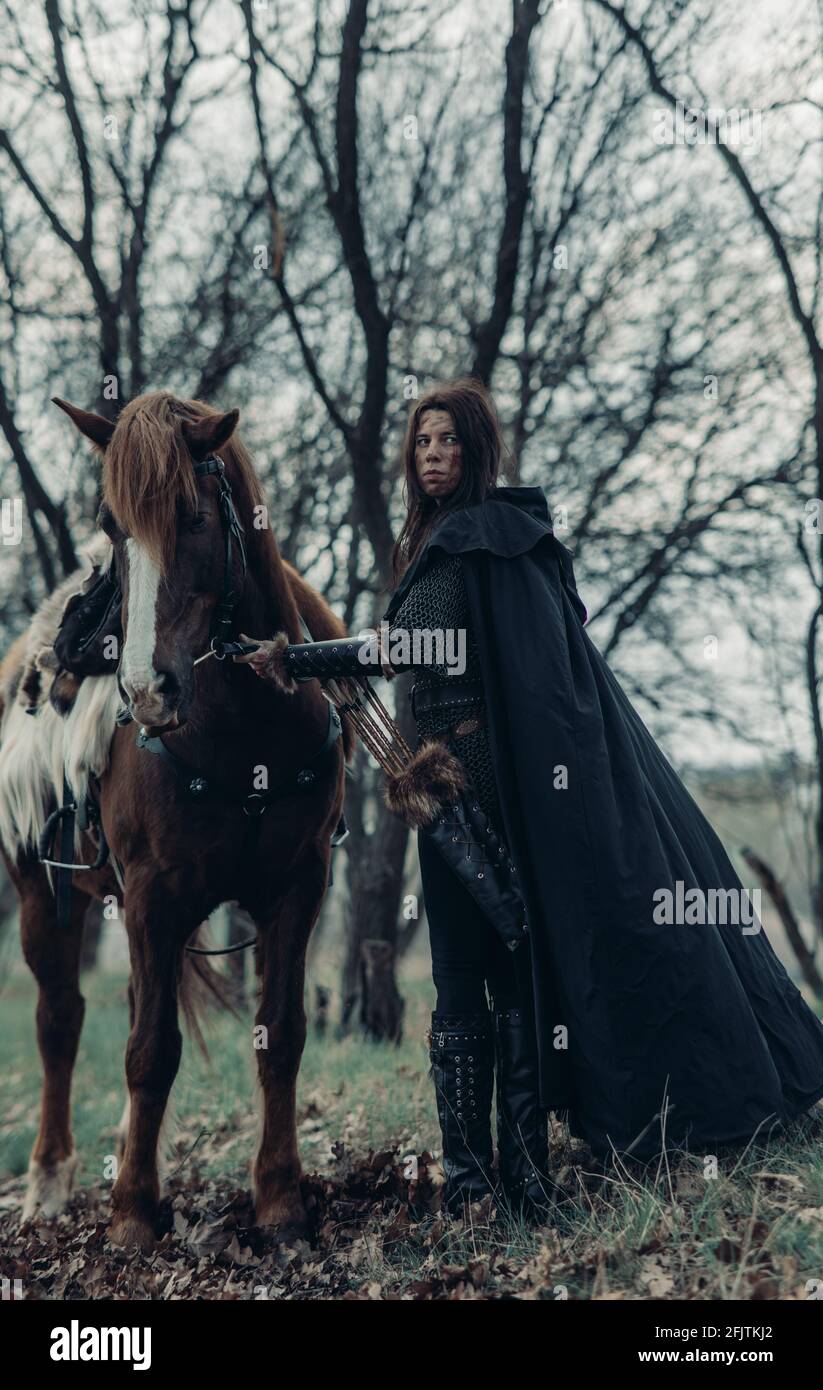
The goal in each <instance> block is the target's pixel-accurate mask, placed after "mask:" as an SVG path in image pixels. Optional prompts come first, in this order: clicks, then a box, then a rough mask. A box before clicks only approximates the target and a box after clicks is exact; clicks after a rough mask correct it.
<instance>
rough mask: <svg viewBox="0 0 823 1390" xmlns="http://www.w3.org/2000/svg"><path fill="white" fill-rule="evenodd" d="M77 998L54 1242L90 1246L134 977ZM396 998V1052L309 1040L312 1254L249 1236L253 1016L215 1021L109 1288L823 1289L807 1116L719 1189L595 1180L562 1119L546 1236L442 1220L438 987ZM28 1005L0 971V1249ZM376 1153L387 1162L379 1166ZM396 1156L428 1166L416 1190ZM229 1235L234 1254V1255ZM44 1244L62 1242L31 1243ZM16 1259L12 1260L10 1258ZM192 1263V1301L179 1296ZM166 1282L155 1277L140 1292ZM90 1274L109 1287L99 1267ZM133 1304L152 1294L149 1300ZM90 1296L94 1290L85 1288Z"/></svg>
mask: <svg viewBox="0 0 823 1390" xmlns="http://www.w3.org/2000/svg"><path fill="white" fill-rule="evenodd" d="M315 970H317V966H315ZM325 973H326V975H327V977H328V975H329V974H330V973H331V972H330V970H328V969H327V970H326V971H325ZM84 991H85V993H86V996H87V1013H86V1022H85V1027H84V1030H83V1037H82V1041H81V1048H80V1056H79V1059H78V1065H77V1068H76V1072H75V1088H74V1127H75V1142H76V1145H77V1149H78V1153H79V1156H80V1162H81V1169H80V1172H79V1175H78V1178H79V1183H80V1187H81V1196H80V1197H78V1199H77V1204H76V1207H75V1210H74V1214H73V1215H72V1216H70V1217H68V1218H63V1219H62V1225H61V1226H60V1227H59V1228H58V1229H59V1230H60V1231H61V1232H62V1235H61V1239H64V1240H65V1241H66V1242H70V1240H71V1238H72V1234H73V1233H74V1232H75V1230H76V1228H77V1226H78V1222H81V1223H82V1222H83V1221H84V1220H87V1219H89V1218H91V1219H93V1221H96V1222H97V1223H98V1224H97V1226H95V1227H93V1229H95V1230H97V1231H99V1232H100V1239H101V1240H102V1232H103V1229H104V1227H103V1225H102V1222H103V1220H104V1218H105V1216H106V1214H107V1204H108V1189H109V1182H108V1178H107V1168H106V1163H107V1158H108V1157H109V1156H110V1155H112V1154H113V1152H114V1133H115V1128H116V1125H117V1122H118V1120H119V1117H120V1112H121V1109H122V1105H123V1099H124V1082H123V1054H124V1048H125V1042H126V1035H127V1030H128V1015H127V1005H126V981H125V978H123V977H118V976H116V975H111V974H104V973H99V972H98V973H96V974H94V975H93V976H91V977H90V978H88V979H87V980H86V981H85V985H84ZM403 992H404V996H405V998H406V1017H405V1037H404V1041H403V1042H402V1044H401V1045H400V1046H399V1047H390V1046H385V1045H379V1044H372V1043H367V1042H364V1041H363V1040H362V1039H360V1038H358V1037H356V1036H350V1037H346V1038H342V1039H341V1038H338V1037H337V1036H336V1032H335V1030H334V1029H333V1028H331V1029H330V1030H329V1032H328V1033H327V1034H326V1035H325V1036H318V1034H317V1032H316V1031H315V1030H314V1029H312V1028H311V1027H310V1030H309V1037H308V1041H307V1046H306V1051H305V1054H304V1061H303V1066H302V1069H301V1075H300V1083H299V1090H298V1120H299V1139H300V1148H301V1154H302V1157H303V1165H304V1169H305V1171H306V1174H307V1187H308V1190H309V1191H310V1192H311V1193H313V1194H314V1196H313V1200H314V1201H315V1204H316V1208H317V1211H318V1213H319V1218H318V1219H319V1224H320V1229H319V1235H318V1238H317V1240H316V1241H315V1242H314V1244H313V1245H312V1246H311V1247H310V1246H309V1245H308V1244H306V1243H302V1242H301V1243H298V1247H299V1248H296V1249H295V1250H292V1251H287V1252H285V1255H284V1252H283V1251H277V1250H276V1249H273V1248H271V1247H270V1246H267V1245H266V1244H265V1242H263V1243H261V1242H260V1240H259V1239H258V1238H257V1237H256V1236H255V1234H254V1229H253V1217H252V1216H251V1215H250V1212H249V1211H248V1210H247V1199H246V1196H245V1194H246V1193H247V1192H248V1186H249V1164H250V1160H251V1157H252V1154H253V1151H254V1148H255V1144H256V1135H257V1110H258V1097H257V1093H256V1085H255V1081H254V1054H253V1049H252V1047H251V1010H249V1013H248V1018H247V1020H245V1021H238V1020H237V1019H233V1018H231V1017H230V1016H228V1015H220V1014H216V1015H214V1016H213V1017H212V1019H211V1022H210V1026H209V1046H210V1057H209V1059H208V1060H205V1059H204V1058H203V1057H202V1056H200V1054H199V1053H198V1052H197V1050H196V1049H195V1048H194V1046H193V1045H192V1044H191V1043H190V1042H189V1041H188V1040H187V1041H186V1043H185V1044H184V1056H183V1063H182V1066H181V1069H180V1074H179V1076H178V1080H177V1083H176V1086H175V1090H174V1093H173V1097H174V1112H175V1125H176V1127H175V1129H174V1131H173V1134H174V1139H173V1145H172V1152H171V1156H170V1175H171V1193H172V1197H173V1200H172V1202H171V1208H172V1209H173V1211H174V1221H175V1229H174V1231H173V1232H172V1233H170V1234H169V1236H167V1237H166V1240H165V1241H164V1243H163V1246H162V1247H161V1251H160V1252H159V1254H158V1255H156V1256H155V1257H153V1258H152V1260H149V1261H143V1260H130V1261H128V1262H122V1263H118V1262H117V1261H116V1260H115V1259H114V1257H112V1261H111V1264H110V1265H107V1273H106V1275H105V1277H107V1278H108V1277H109V1276H110V1277H111V1278H112V1279H114V1278H116V1279H117V1280H118V1281H119V1282H118V1284H117V1288H118V1291H119V1292H120V1293H121V1294H122V1292H123V1290H124V1289H125V1290H126V1292H127V1293H129V1291H130V1296H135V1297H140V1296H144V1297H159V1296H166V1297H169V1296H175V1295H172V1294H169V1293H162V1292H157V1290H158V1289H161V1288H162V1289H164V1290H165V1289H168V1288H169V1287H171V1285H170V1282H169V1281H170V1280H172V1275H173V1276H174V1279H175V1280H177V1281H178V1282H177V1284H175V1287H179V1288H180V1289H181V1290H183V1289H186V1290H187V1292H181V1293H180V1295H179V1296H183V1297H193V1296H197V1297H225V1296H229V1295H227V1294H226V1293H225V1288H226V1287H231V1288H232V1289H233V1290H235V1293H234V1294H233V1296H241V1297H242V1296H246V1297H254V1296H255V1295H254V1293H253V1292H251V1290H252V1289H253V1288H254V1287H258V1286H259V1284H260V1281H261V1280H262V1281H263V1283H264V1284H265V1286H266V1287H270V1288H271V1290H272V1296H275V1295H276V1296H286V1297H289V1298H328V1297H345V1298H478V1297H479V1298H488V1297H494V1298H506V1297H509V1298H511V1297H515V1298H525V1299H535V1298H541V1299H560V1298H574V1299H619V1298H624V1299H625V1298H629V1299H648V1298H653V1299H684V1298H692V1299H698V1300H703V1299H752V1298H755V1299H759V1298H781V1299H791V1298H796V1299H805V1298H807V1297H808V1296H809V1292H810V1289H811V1287H812V1285H811V1284H810V1282H809V1281H813V1280H821V1279H823V1145H822V1144H821V1136H823V1117H821V1114H820V1108H819V1107H818V1109H817V1110H816V1111H814V1112H812V1115H811V1116H810V1117H808V1118H805V1119H803V1120H802V1121H800V1122H799V1123H798V1124H797V1125H796V1126H794V1127H793V1129H792V1131H791V1132H789V1133H787V1134H785V1135H783V1136H781V1137H778V1138H775V1139H773V1140H771V1141H770V1142H769V1143H768V1144H755V1145H750V1146H748V1147H746V1148H744V1147H740V1148H737V1149H734V1150H730V1151H729V1152H728V1153H724V1154H722V1155H721V1156H719V1162H718V1169H717V1175H716V1176H704V1172H703V1163H702V1158H701V1156H700V1155H695V1154H692V1155H680V1154H677V1153H672V1154H670V1155H667V1161H665V1162H661V1163H660V1164H659V1165H657V1166H656V1167H652V1168H647V1169H643V1168H641V1167H640V1166H639V1165H638V1166H636V1167H635V1168H633V1169H631V1170H630V1169H628V1168H626V1167H623V1166H614V1165H612V1166H611V1167H607V1168H603V1167H598V1166H597V1165H596V1164H595V1163H594V1162H593V1160H592V1159H591V1156H590V1155H589V1154H588V1151H587V1150H586V1149H585V1146H582V1145H580V1144H578V1143H577V1142H576V1141H572V1140H570V1139H569V1136H568V1134H567V1132H566V1131H565V1130H564V1128H563V1127H562V1126H561V1125H559V1124H556V1123H555V1124H553V1146H552V1153H553V1171H554V1174H555V1177H556V1178H557V1180H558V1181H559V1182H561V1183H562V1185H563V1187H564V1189H565V1191H566V1192H567V1193H568V1196H569V1202H568V1204H567V1205H566V1206H564V1207H563V1208H561V1209H560V1210H559V1211H558V1213H557V1217H556V1219H555V1222H554V1223H553V1225H551V1226H547V1227H543V1228H539V1229H537V1230H534V1229H529V1228H525V1227H524V1226H523V1225H522V1223H519V1222H517V1221H514V1220H511V1219H509V1220H508V1221H507V1220H506V1219H505V1218H504V1217H502V1216H501V1215H500V1214H499V1213H498V1216H497V1219H494V1217H495V1213H494V1210H491V1209H487V1210H483V1209H480V1211H479V1213H478V1215H477V1219H476V1220H474V1221H473V1222H472V1223H471V1224H469V1225H464V1224H458V1225H454V1224H451V1223H444V1222H443V1221H442V1220H441V1219H440V1217H439V1216H438V1215H437V1213H436V1210H435V1208H436V1205H437V1203H436V1201H435V1200H432V1198H433V1194H434V1192H435V1191H436V1188H437V1183H438V1181H440V1177H439V1176H438V1169H437V1167H436V1166H434V1167H431V1166H429V1165H428V1164H427V1160H426V1158H425V1154H426V1151H428V1152H429V1153H432V1152H434V1151H436V1150H437V1148H438V1145H439V1130H438V1128H437V1121H436V1114H435V1109H434V1097H433V1093H432V1090H431V1086H432V1083H431V1081H430V1079H429V1078H428V1076H427V1069H428V1057H427V1052H426V1043H425V1035H426V1028H427V1025H428V1021H429V1012H430V1009H431V1002H432V999H431V986H430V983H429V982H428V980H427V979H425V978H424V977H423V974H422V972H420V971H417V972H414V971H412V972H411V977H410V978H408V979H407V980H405V981H404V983H403ZM34 1003H35V991H34V985H33V981H32V980H31V978H30V977H29V976H28V974H27V973H26V972H24V971H22V970H19V969H14V970H12V971H9V972H8V973H7V975H6V979H5V984H4V988H3V1009H2V1013H0V1045H2V1055H3V1058H4V1066H3V1068H2V1073H1V1074H0V1114H2V1117H3V1119H2V1125H0V1168H2V1171H3V1174H4V1175H5V1181H4V1182H3V1180H2V1179H0V1182H2V1186H1V1187H0V1211H1V1212H2V1225H3V1227H4V1240H3V1242H2V1243H3V1244H4V1245H5V1246H6V1248H7V1249H10V1248H11V1245H10V1240H11V1234H10V1233H11V1232H13V1231H14V1230H15V1222H16V1210H17V1207H18V1204H19V1200H20V1194H21V1192H22V1185H23V1184H22V1177H23V1174H24V1173H25V1169H26V1165H27V1162H28V1155H29V1151H30V1149H31V1145H32V1143H33V1141H34V1137H35V1133H36V1128H37V1104H38V1097H39V1087H40V1067H39V1059H38V1054H37V1049H36V1044H35V1031H34ZM370 1150H374V1151H377V1153H378V1157H377V1158H374V1157H372V1158H371V1159H370V1158H369V1151H370ZM392 1150H396V1152H394V1153H392V1152H391V1151H392ZM407 1155H416V1156H417V1158H418V1161H419V1164H420V1168H419V1171H418V1177H417V1179H416V1180H414V1181H413V1182H412V1184H411V1186H410V1185H409V1172H408V1170H405V1171H404V1168H403V1159H404V1157H405V1156H407ZM83 1193H85V1195H83ZM244 1203H246V1205H244ZM227 1209H230V1210H231V1211H233V1212H236V1215H235V1216H233V1217H232V1223H233V1224H231V1226H230V1227H229V1226H227V1227H226V1247H227V1248H222V1249H221V1248H217V1247H219V1246H220V1240H219V1239H217V1241H216V1246H215V1248H214V1249H212V1248H211V1247H209V1249H208V1251H207V1252H206V1254H205V1255H204V1254H203V1251H202V1250H201V1246H200V1244H199V1243H198V1242H200V1241H201V1239H202V1229H203V1222H204V1220H205V1219H206V1218H207V1217H208V1220H209V1221H212V1220H214V1219H219V1220H226V1219H227V1218H226V1217H225V1212H226V1211H227ZM215 1212H217V1213H223V1214H224V1215H223V1216H220V1217H219V1218H215V1217H214V1213H215ZM170 1219H171V1218H170ZM91 1229H92V1227H88V1228H87V1230H86V1236H85V1237H84V1239H87V1238H88V1231H89V1230H91ZM221 1229H222V1228H221ZM232 1236H236V1238H237V1244H231V1245H229V1240H230V1239H231V1237H232ZM38 1239H40V1240H43V1241H46V1242H48V1241H49V1240H53V1239H54V1236H53V1234H52V1235H50V1234H49V1233H48V1232H46V1231H45V1230H43V1229H39V1230H38ZM110 1248H111V1247H108V1249H110ZM19 1252H20V1253H21V1258H22V1259H23V1262H24V1263H25V1261H26V1259H27V1258H28V1256H27V1255H26V1249H25V1246H24V1245H23V1244H20V1245H19ZM195 1255H196V1256H197V1258H196V1259H195ZM101 1258H102V1257H101ZM106 1259H108V1256H106ZM81 1265H82V1262H81ZM72 1268H76V1266H72ZM181 1269H182V1270H183V1271H185V1275H184V1277H182V1278H181V1276H180V1270H181ZM195 1269H196V1270H197V1271H198V1273H197V1278H198V1280H200V1281H201V1282H200V1284H199V1285H198V1286H197V1288H198V1291H197V1292H196V1293H195V1291H194V1286H193V1285H189V1284H188V1283H187V1281H188V1280H190V1279H191V1277H192V1271H193V1270H195ZM168 1271H171V1273H169V1272H168ZM161 1273H162V1281H160V1282H158V1283H156V1284H155V1283H152V1280H160V1274H161ZM98 1276H99V1277H100V1278H101V1279H102V1278H103V1277H104V1275H103V1274H101V1273H100V1272H99V1270H98V1272H97V1273H96V1274H95V1278H97V1277H98ZM67 1277H68V1276H67ZM72 1277H73V1278H74V1277H78V1278H79V1277H80V1276H77V1275H76V1274H75V1275H72ZM124 1281H125V1282H124ZM129 1281H137V1282H136V1283H135V1282H129ZM140 1281H143V1282H142V1283H141V1282H140ZM146 1281H147V1282H146ZM172 1282H173V1280H172ZM100 1287H102V1286H100ZM55 1288H57V1290H58V1292H57V1293H55V1291H54V1290H55ZM59 1288H60V1285H59V1284H57V1285H51V1284H50V1285H49V1287H48V1289H44V1291H43V1296H51V1297H54V1296H65V1295H64V1294H62V1295H61V1293H60V1292H59ZM144 1288H145V1289H148V1290H149V1291H148V1292H143V1293H141V1292H140V1290H141V1289H144ZM238 1289H239V1290H240V1292H239V1293H237V1292H236V1290H238ZM77 1296H81V1295H77ZM85 1296H100V1294H99V1293H95V1291H94V1288H91V1286H89V1287H87V1288H86V1289H85ZM258 1296H259V1295H258Z"/></svg>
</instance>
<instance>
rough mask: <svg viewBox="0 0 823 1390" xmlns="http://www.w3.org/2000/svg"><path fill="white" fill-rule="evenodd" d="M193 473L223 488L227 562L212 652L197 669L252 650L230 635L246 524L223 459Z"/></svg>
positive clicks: (204, 462)
mask: <svg viewBox="0 0 823 1390" xmlns="http://www.w3.org/2000/svg"><path fill="white" fill-rule="evenodd" d="M194 472H195V475H196V476H197V477H198V478H205V477H208V476H209V475H211V474H215V475H216V476H217V480H218V483H219V487H220V494H219V498H218V504H219V507H220V517H221V521H222V524H223V536H224V539H225V547H226V549H225V561H224V566H223V597H222V598H221V599H220V602H219V603H218V604H217V607H216V608H215V610H214V614H213V616H212V622H211V633H210V636H209V649H208V651H206V652H204V653H203V655H202V656H198V657H197V658H196V659H195V661H194V665H195V666H197V665H199V663H200V662H201V661H206V659H207V658H208V657H210V656H214V657H216V658H217V660H218V661H224V660H225V659H226V657H227V656H232V655H235V654H237V653H239V652H245V651H248V650H249V648H248V647H247V646H245V645H244V644H243V643H241V642H229V641H228V635H229V632H230V631H231V627H232V622H233V620H234V610H235V608H236V606H237V603H238V601H239V598H240V594H241V593H242V590H243V583H244V581H245V578H246V569H247V561H246V544H245V540H244V536H245V534H246V533H245V531H244V529H243V523H242V522H241V520H240V518H239V516H238V515H237V508H236V507H235V505H234V498H233V497H232V495H231V483H230V482H229V480H228V478H227V477H226V465H225V464H224V462H223V460H222V459H221V458H217V457H216V455H213V454H212V455H210V456H209V458H207V459H203V460H202V461H201V462H200V463H196V464H195V465H194ZM235 545H236V546H237V553H238V555H239V557H240V565H241V580H240V588H239V590H235V589H234V587H233V580H232V550H233V547H234V546H235Z"/></svg>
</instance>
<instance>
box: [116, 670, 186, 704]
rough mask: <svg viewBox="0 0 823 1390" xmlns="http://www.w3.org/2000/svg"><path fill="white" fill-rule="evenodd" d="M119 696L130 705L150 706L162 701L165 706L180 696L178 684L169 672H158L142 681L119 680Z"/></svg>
mask: <svg viewBox="0 0 823 1390" xmlns="http://www.w3.org/2000/svg"><path fill="white" fill-rule="evenodd" d="M118 684H119V686H120V691H121V694H123V695H124V698H125V699H127V700H128V701H130V702H131V703H132V704H135V703H139V704H141V705H143V704H152V703H155V702H160V701H162V703H163V704H167V703H169V702H170V701H172V700H175V699H176V698H177V696H179V694H180V682H179V681H178V679H177V677H176V676H174V675H172V673H171V671H158V672H156V673H155V674H154V675H152V676H144V677H143V678H142V679H140V678H135V679H129V677H128V676H126V677H122V678H120V679H119V681H118Z"/></svg>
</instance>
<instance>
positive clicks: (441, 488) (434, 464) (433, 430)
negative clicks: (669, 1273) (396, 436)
mask: <svg viewBox="0 0 823 1390" xmlns="http://www.w3.org/2000/svg"><path fill="white" fill-rule="evenodd" d="M414 460H415V465H416V468H417V480H418V482H419V483H420V486H421V488H422V489H423V491H424V492H425V494H426V496H427V497H433V498H434V499H435V501H436V502H438V503H439V502H440V501H442V499H443V498H444V497H448V496H449V494H450V493H452V492H454V490H455V488H456V487H457V484H458V483H459V482H460V478H461V476H462V473H463V450H462V446H461V444H460V440H459V439H458V437H457V433H456V431H455V428H454V421H453V419H452V417H451V415H450V413H449V411H448V410H424V412H423V414H422V415H421V417H420V422H419V425H418V429H417V434H416V436H415V441H414Z"/></svg>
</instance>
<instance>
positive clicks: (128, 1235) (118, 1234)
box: [106, 1216, 157, 1255]
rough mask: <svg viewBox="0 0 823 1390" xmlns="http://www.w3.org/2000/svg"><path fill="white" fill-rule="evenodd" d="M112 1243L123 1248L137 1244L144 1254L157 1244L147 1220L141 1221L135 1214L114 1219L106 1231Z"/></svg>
mask: <svg viewBox="0 0 823 1390" xmlns="http://www.w3.org/2000/svg"><path fill="white" fill-rule="evenodd" d="M106 1234H107V1236H108V1238H109V1240H110V1241H111V1243H112V1245H119V1246H121V1247H122V1248H123V1249H124V1250H128V1249H131V1247H132V1246H137V1249H138V1250H140V1251H141V1252H142V1253H143V1254H144V1255H150V1254H151V1252H152V1250H153V1249H154V1247H155V1246H156V1244H157V1237H156V1236H155V1234H154V1230H153V1228H152V1227H151V1226H150V1225H149V1223H148V1222H147V1221H141V1220H140V1218H139V1217H137V1216H124V1217H122V1218H121V1219H120V1220H117V1219H115V1220H114V1221H112V1223H111V1225H110V1226H109V1229H108V1231H107V1232H106Z"/></svg>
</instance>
